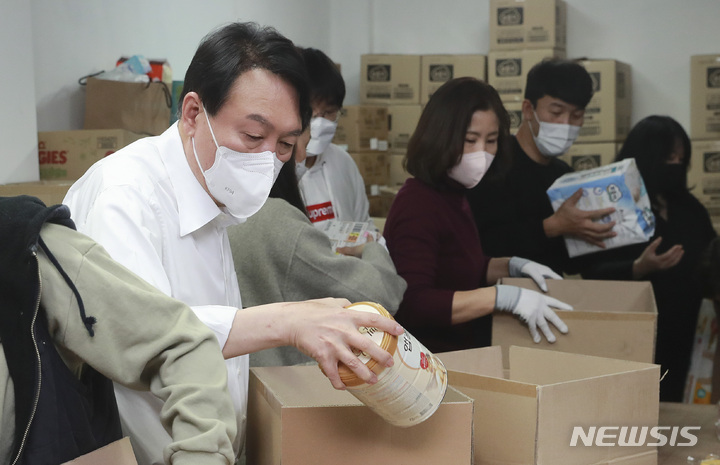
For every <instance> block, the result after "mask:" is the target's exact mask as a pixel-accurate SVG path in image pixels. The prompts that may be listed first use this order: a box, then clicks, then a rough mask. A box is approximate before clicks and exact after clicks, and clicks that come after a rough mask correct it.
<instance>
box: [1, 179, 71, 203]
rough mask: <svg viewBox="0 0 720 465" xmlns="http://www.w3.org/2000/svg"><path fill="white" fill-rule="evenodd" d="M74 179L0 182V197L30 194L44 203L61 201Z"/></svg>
mask: <svg viewBox="0 0 720 465" xmlns="http://www.w3.org/2000/svg"><path fill="white" fill-rule="evenodd" d="M74 182H75V181H69V180H59V181H30V182H17V183H11V184H0V197H14V196H16V195H31V196H33V197H37V198H39V199H40V200H42V201H43V203H45V205H48V206H51V205H57V204H60V203H62V201H63V199H64V198H65V194H67V191H68V190H69V189H70V186H72V185H73V183H74Z"/></svg>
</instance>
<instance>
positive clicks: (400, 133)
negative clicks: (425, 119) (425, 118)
mask: <svg viewBox="0 0 720 465" xmlns="http://www.w3.org/2000/svg"><path fill="white" fill-rule="evenodd" d="M387 112H388V119H387V122H388V150H389V151H390V152H392V153H401V154H402V153H405V151H406V150H407V146H408V142H410V138H411V137H412V135H413V133H414V132H415V128H416V127H417V124H418V121H419V120H420V114H421V113H422V106H420V105H389V106H388V107H387Z"/></svg>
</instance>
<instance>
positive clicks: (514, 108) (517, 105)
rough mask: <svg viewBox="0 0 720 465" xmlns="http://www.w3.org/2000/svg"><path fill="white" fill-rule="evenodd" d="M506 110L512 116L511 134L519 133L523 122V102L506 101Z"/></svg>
mask: <svg viewBox="0 0 720 465" xmlns="http://www.w3.org/2000/svg"><path fill="white" fill-rule="evenodd" d="M504 106H505V110H507V112H508V116H509V117H510V134H517V131H518V129H520V125H521V124H522V120H523V119H522V118H523V116H522V102H504Z"/></svg>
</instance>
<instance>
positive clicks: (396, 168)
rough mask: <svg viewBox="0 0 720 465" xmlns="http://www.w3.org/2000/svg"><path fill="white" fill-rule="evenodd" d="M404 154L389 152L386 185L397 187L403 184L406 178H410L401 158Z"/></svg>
mask: <svg viewBox="0 0 720 465" xmlns="http://www.w3.org/2000/svg"><path fill="white" fill-rule="evenodd" d="M404 159H405V155H403V154H399V153H391V154H390V181H389V182H388V186H391V187H399V186H402V185H403V184H405V180H406V179H407V178H411V177H412V176H411V175H410V173H408V172H407V171H405V168H404V167H403V160H404Z"/></svg>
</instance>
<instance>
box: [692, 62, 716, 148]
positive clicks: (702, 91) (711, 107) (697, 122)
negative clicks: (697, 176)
mask: <svg viewBox="0 0 720 465" xmlns="http://www.w3.org/2000/svg"><path fill="white" fill-rule="evenodd" d="M690 137H691V138H693V139H720V55H694V56H692V57H690Z"/></svg>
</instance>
